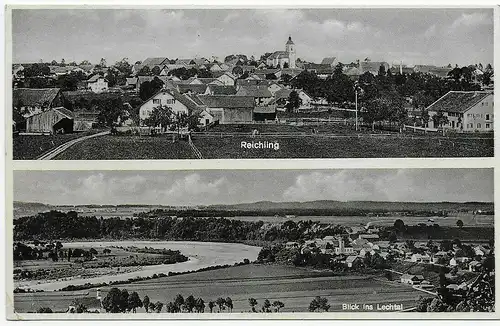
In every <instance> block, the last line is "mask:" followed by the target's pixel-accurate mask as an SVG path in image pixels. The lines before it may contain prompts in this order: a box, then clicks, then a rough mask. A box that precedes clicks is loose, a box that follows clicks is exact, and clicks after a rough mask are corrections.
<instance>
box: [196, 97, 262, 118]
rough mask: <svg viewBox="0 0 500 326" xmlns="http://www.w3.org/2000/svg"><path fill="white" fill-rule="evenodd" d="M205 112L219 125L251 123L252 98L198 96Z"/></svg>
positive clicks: (253, 104) (253, 103)
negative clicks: (204, 107) (204, 106)
mask: <svg viewBox="0 0 500 326" xmlns="http://www.w3.org/2000/svg"><path fill="white" fill-rule="evenodd" d="M198 98H199V99H200V100H201V102H203V103H204V104H205V105H206V106H207V111H208V112H209V113H210V114H211V115H213V116H214V120H215V121H219V123H220V124H232V123H251V122H252V121H253V109H254V106H255V102H254V98H253V97H251V96H227V95H217V96H214V95H200V96H198Z"/></svg>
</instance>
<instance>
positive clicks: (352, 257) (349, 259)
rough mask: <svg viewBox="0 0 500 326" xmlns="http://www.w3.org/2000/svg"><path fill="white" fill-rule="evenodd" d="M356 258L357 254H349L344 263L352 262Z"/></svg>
mask: <svg viewBox="0 0 500 326" xmlns="http://www.w3.org/2000/svg"><path fill="white" fill-rule="evenodd" d="M358 258H359V257H358V256H349V257H347V258H346V260H345V262H346V263H353V262H354V261H355V260H356V259H358Z"/></svg>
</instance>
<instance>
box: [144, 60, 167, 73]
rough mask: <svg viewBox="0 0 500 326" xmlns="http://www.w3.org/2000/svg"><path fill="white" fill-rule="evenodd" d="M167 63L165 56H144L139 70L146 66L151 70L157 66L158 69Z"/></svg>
mask: <svg viewBox="0 0 500 326" xmlns="http://www.w3.org/2000/svg"><path fill="white" fill-rule="evenodd" d="M168 63H169V60H168V59H167V58H166V57H153V58H146V60H144V61H143V62H142V63H141V64H140V67H139V70H138V71H137V72H139V71H141V69H142V68H144V67H148V68H149V70H150V71H151V70H153V68H154V67H159V68H160V69H161V68H162V67H163V66H164V65H166V64H168Z"/></svg>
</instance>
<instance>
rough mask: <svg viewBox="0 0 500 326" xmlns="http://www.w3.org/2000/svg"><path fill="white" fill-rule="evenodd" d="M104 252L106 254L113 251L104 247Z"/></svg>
mask: <svg viewBox="0 0 500 326" xmlns="http://www.w3.org/2000/svg"><path fill="white" fill-rule="evenodd" d="M102 253H103V254H105V255H107V254H110V253H111V249H109V248H104V250H103V251H102Z"/></svg>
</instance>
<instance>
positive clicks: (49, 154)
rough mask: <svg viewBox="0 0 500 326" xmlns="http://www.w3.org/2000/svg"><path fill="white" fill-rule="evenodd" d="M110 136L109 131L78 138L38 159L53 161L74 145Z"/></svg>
mask: <svg viewBox="0 0 500 326" xmlns="http://www.w3.org/2000/svg"><path fill="white" fill-rule="evenodd" d="M108 134H109V131H103V132H100V133H97V134H93V135H89V136H84V137H80V138H76V139H73V140H70V141H68V142H66V143H64V144H62V145H59V146H57V147H56V148H54V149H51V150H50V151H48V152H47V153H45V154H43V155H42V156H40V157H39V158H38V160H52V159H54V158H55V157H56V156H57V155H59V154H61V153H62V152H64V151H65V150H67V149H68V148H70V147H71V146H73V145H74V144H77V143H79V142H81V141H84V140H87V139H90V138H94V137H100V136H105V135H108Z"/></svg>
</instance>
